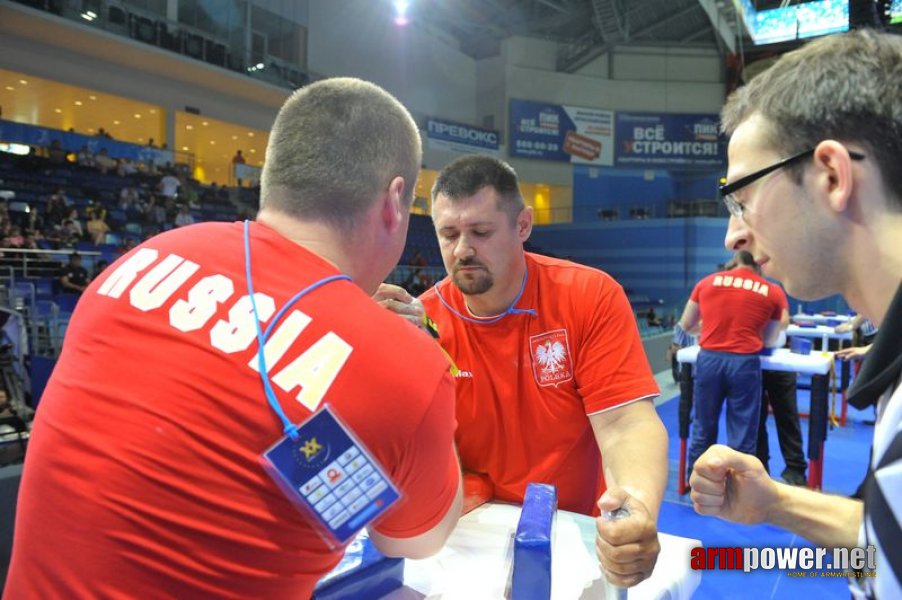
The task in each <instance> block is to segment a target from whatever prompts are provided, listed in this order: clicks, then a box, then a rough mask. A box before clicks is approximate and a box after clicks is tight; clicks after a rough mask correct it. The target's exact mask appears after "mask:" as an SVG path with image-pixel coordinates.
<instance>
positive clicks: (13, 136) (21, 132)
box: [0, 120, 172, 166]
mask: <svg viewBox="0 0 902 600" xmlns="http://www.w3.org/2000/svg"><path fill="white" fill-rule="evenodd" d="M53 140H59V141H60V144H62V146H63V148H64V149H65V150H67V151H68V152H75V153H78V152H79V151H80V150H81V148H82V146H87V147H88V150H89V151H90V152H91V153H92V154H97V153H98V152H99V151H100V150H101V149H103V148H106V151H107V153H108V154H109V155H110V157H112V158H127V159H129V160H134V161H139V162H152V163H154V164H156V165H160V166H162V165H165V164H166V163H171V162H172V150H168V149H166V150H164V149H161V148H152V147H150V146H141V145H139V144H130V143H128V142H119V141H116V140H111V139H109V138H103V137H98V136H93V135H84V134H81V133H73V132H70V131H60V130H59V129H50V128H49V127H39V126H37V125H28V124H26V123H15V122H13V121H3V120H0V142H13V143H17V144H25V145H28V146H36V147H44V148H46V147H48V146H50V143H51V142H52V141H53Z"/></svg>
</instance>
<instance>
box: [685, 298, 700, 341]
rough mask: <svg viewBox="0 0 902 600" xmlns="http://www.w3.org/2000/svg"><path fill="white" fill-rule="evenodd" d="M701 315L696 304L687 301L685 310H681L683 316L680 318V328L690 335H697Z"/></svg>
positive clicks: (692, 301)
mask: <svg viewBox="0 0 902 600" xmlns="http://www.w3.org/2000/svg"><path fill="white" fill-rule="evenodd" d="M700 317H701V314H700V313H699V310H698V302H695V301H694V300H689V301H688V302H686V308H684V309H683V316H681V317H680V327H682V328H683V331H685V332H686V333H689V334H691V335H698V333H699V325H700V324H701V319H700Z"/></svg>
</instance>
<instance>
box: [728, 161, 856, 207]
mask: <svg viewBox="0 0 902 600" xmlns="http://www.w3.org/2000/svg"><path fill="white" fill-rule="evenodd" d="M814 151H815V148H811V149H810V150H805V151H804V152H799V153H798V154H793V155H792V156H790V157H789V158H784V159H783V160H781V161H779V162H776V163H774V164H772V165H770V166H767V167H764V168H763V169H760V170H758V171H755V172H754V173H750V174H749V175H746V176H745V177H740V178H739V179H737V180H736V181H734V182H733V183H727V184H725V185H722V186H720V197H721V198H723V202H724V204H726V206H727V210H729V211H730V214H731V215H733V216H734V217H736V218H737V219H741V218H742V211H743V210H744V208H745V207H744V206H743V205H742V204H741V203H740V202H739V201H738V200H737V199H736V192H737V191H739V190H740V189H742V188H744V187H745V186H747V185H749V184H750V183H753V182H755V181H758V180H759V179H761V178H762V177H764V176H765V175H769V174H770V173H773V172H774V171H777V170H778V169H782V168H783V167H788V166H789V165H792V164H795V163H797V162H799V161H801V160H804V159H806V158H808V157H809V156H812V155H813V154H814ZM849 158H851V159H852V160H864V158H865V156H864V154H860V153H858V152H852V151H851V150H850V151H849Z"/></svg>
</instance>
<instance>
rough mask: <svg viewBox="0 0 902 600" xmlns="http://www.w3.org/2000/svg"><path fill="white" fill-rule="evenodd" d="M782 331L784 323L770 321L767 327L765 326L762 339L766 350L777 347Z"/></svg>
mask: <svg viewBox="0 0 902 600" xmlns="http://www.w3.org/2000/svg"><path fill="white" fill-rule="evenodd" d="M782 330H783V325H782V321H768V322H767V325H765V326H764V331H763V332H762V333H761V337H762V339H763V340H764V346H765V347H766V348H772V347H773V346H775V345H776V344H777V339H778V338H779V337H780V332H781V331H782Z"/></svg>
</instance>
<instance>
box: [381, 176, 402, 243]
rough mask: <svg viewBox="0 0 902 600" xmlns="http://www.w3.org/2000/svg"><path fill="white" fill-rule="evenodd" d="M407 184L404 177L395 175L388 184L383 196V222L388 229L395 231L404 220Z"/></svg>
mask: <svg viewBox="0 0 902 600" xmlns="http://www.w3.org/2000/svg"><path fill="white" fill-rule="evenodd" d="M406 190H407V184H406V183H405V182H404V178H403V177H395V178H394V179H392V180H391V182H390V183H389V184H388V188H386V190H385V193H384V195H383V197H382V222H383V224H384V225H385V228H386V229H387V230H388V231H395V230H396V229H397V228H398V227H400V226H401V224H402V222H403V221H404V213H405V211H406V206H405V205H406V203H405V201H404V194H405V192H406Z"/></svg>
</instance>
